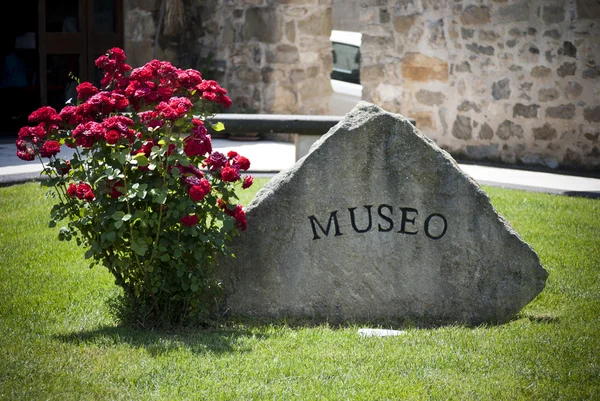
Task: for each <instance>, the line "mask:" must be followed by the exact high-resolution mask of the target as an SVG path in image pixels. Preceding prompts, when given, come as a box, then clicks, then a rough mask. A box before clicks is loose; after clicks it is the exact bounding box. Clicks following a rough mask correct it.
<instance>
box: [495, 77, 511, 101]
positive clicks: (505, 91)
mask: <svg viewBox="0 0 600 401" xmlns="http://www.w3.org/2000/svg"><path fill="white" fill-rule="evenodd" d="M492 96H493V98H494V99H496V100H500V99H508V98H509V97H510V79H509V78H504V79H501V80H500V81H497V82H494V84H493V85H492Z"/></svg>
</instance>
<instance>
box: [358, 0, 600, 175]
mask: <svg viewBox="0 0 600 401" xmlns="http://www.w3.org/2000/svg"><path fill="white" fill-rule="evenodd" d="M358 3H359V6H360V7H361V13H360V15H361V21H360V25H361V27H362V28H361V30H362V33H363V38H362V48H361V53H362V66H361V82H362V84H363V99H364V100H367V101H370V102H373V103H376V104H378V105H380V106H381V107H383V108H385V109H386V110H389V111H392V112H398V113H401V114H403V115H405V116H407V117H412V118H414V119H415V120H416V123H417V127H419V129H420V130H422V131H423V132H424V133H426V134H427V135H428V136H429V137H431V138H432V139H433V140H434V141H435V142H436V143H437V144H438V145H440V146H441V147H443V148H445V149H446V150H448V151H449V152H450V153H451V154H453V155H455V156H458V157H461V158H462V157H464V158H467V159H472V160H473V159H475V160H490V161H496V162H505V163H510V164H523V165H539V166H544V167H551V168H556V167H560V168H583V169H597V168H598V167H600V138H599V137H600V40H599V39H598V38H599V37H600V4H599V3H598V2H597V1H594V0H570V1H562V0H556V1H553V0H530V1H528V0H478V1H476V0H358Z"/></svg>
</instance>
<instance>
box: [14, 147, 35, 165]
mask: <svg viewBox="0 0 600 401" xmlns="http://www.w3.org/2000/svg"><path fill="white" fill-rule="evenodd" d="M17 157H18V158H19V159H21V160H25V161H28V162H30V161H32V160H34V159H35V152H34V151H33V149H32V148H27V149H25V150H18V151H17Z"/></svg>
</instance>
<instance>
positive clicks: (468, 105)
mask: <svg viewBox="0 0 600 401" xmlns="http://www.w3.org/2000/svg"><path fill="white" fill-rule="evenodd" d="M456 110H458V111H462V112H465V111H469V110H473V111H475V112H476V113H480V112H481V109H480V108H479V106H477V103H475V102H470V101H468V100H465V101H464V102H462V103H461V104H460V105H459V106H458V107H457V108H456Z"/></svg>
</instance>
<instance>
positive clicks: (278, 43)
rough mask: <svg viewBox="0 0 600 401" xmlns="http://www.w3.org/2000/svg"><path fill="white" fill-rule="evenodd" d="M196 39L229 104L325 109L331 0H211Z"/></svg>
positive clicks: (292, 110) (273, 109) (257, 109)
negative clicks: (228, 96)
mask: <svg viewBox="0 0 600 401" xmlns="http://www.w3.org/2000/svg"><path fill="white" fill-rule="evenodd" d="M204 4H205V6H203V13H202V17H203V27H204V28H205V34H204V35H203V36H202V37H201V38H200V39H199V50H200V52H202V55H203V56H208V55H209V54H213V55H214V60H215V63H216V65H217V66H218V68H219V74H218V75H219V76H220V81H221V82H222V84H223V86H224V87H225V88H227V90H228V91H229V93H230V94H231V96H232V99H233V104H234V106H233V110H236V111H238V112H252V113H280V114H325V113H326V112H327V110H328V109H327V107H328V106H327V102H328V99H329V96H330V95H331V83H330V82H329V74H330V72H331V68H332V63H333V60H332V56H331V44H330V42H329V35H330V34H331V21H332V19H331V0H210V1H206V2H204Z"/></svg>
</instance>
